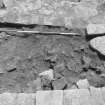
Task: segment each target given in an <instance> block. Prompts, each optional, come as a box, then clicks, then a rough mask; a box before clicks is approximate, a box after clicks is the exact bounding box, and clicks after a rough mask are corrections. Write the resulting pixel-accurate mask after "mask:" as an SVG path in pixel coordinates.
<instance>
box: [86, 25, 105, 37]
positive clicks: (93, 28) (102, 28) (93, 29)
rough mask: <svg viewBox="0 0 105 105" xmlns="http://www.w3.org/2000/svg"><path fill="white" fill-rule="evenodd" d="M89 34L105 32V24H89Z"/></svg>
mask: <svg viewBox="0 0 105 105" xmlns="http://www.w3.org/2000/svg"><path fill="white" fill-rule="evenodd" d="M87 33H88V34H91V35H92V34H93V35H94V34H103V33H105V24H88V25H87Z"/></svg>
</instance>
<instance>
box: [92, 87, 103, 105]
mask: <svg viewBox="0 0 105 105" xmlns="http://www.w3.org/2000/svg"><path fill="white" fill-rule="evenodd" d="M90 95H91V102H92V105H105V102H104V100H103V96H102V91H101V88H95V87H90Z"/></svg>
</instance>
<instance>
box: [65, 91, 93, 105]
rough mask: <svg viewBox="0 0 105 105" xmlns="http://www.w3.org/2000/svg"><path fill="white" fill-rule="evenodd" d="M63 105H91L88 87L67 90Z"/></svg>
mask: <svg viewBox="0 0 105 105" xmlns="http://www.w3.org/2000/svg"><path fill="white" fill-rule="evenodd" d="M63 105H91V101H90V93H89V91H88V89H73V90H65V91H64V100H63Z"/></svg>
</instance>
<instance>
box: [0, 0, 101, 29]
mask: <svg viewBox="0 0 105 105" xmlns="http://www.w3.org/2000/svg"><path fill="white" fill-rule="evenodd" d="M2 1H3V3H4V5H5V7H6V8H5V9H0V21H1V22H12V23H23V24H43V25H59V26H66V27H69V28H71V27H78V28H84V27H86V25H87V22H88V20H89V19H90V18H92V17H94V16H96V15H97V14H98V11H97V7H98V4H99V3H98V0H91V1H90V0H86V1H85V0H81V1H80V0H22V1H20V0H11V1H10V0H2ZM3 3H2V2H1V7H2V4H3Z"/></svg>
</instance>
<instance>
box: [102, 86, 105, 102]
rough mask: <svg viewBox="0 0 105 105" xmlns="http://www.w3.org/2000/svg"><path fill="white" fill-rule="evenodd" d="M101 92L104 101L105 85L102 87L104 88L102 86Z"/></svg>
mask: <svg viewBox="0 0 105 105" xmlns="http://www.w3.org/2000/svg"><path fill="white" fill-rule="evenodd" d="M101 94H102V99H103V100H104V102H105V87H102V88H101Z"/></svg>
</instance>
